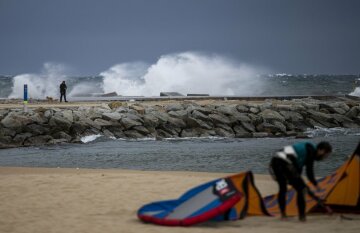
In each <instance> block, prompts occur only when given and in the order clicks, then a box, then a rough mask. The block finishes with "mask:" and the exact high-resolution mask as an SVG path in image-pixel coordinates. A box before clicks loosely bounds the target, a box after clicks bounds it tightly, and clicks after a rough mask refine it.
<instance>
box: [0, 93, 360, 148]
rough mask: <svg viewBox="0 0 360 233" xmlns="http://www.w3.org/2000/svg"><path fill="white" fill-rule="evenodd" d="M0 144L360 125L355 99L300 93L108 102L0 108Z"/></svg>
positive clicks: (263, 133) (273, 133) (242, 134)
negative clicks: (295, 96)
mask: <svg viewBox="0 0 360 233" xmlns="http://www.w3.org/2000/svg"><path fill="white" fill-rule="evenodd" d="M0 122H1V123H0V148H8V147H18V146H32V145H48V144H57V143H70V142H73V143H79V142H81V140H80V139H81V137H83V136H87V135H93V134H102V135H104V136H107V137H113V138H145V137H152V138H154V137H155V138H157V139H161V138H177V137H209V136H220V137H237V138H250V137H286V136H304V134H303V132H304V131H306V130H307V129H309V128H315V127H322V128H333V127H344V128H358V127H359V126H360V105H359V102H356V101H352V102H343V101H340V102H334V101H319V100H314V99H300V100H290V101H276V100H274V101H271V100H267V101H265V102H261V103H251V102H240V101H238V102H236V103H235V102H231V101H223V102H217V103H211V104H206V105H200V104H197V103H196V102H190V101H188V102H184V101H183V102H181V101H179V102H177V103H169V104H166V103H165V104H162V105H154V106H151V105H147V104H146V103H131V104H129V103H124V102H111V103H109V104H105V103H104V104H102V106H101V107H83V106H80V107H72V108H66V109H60V108H48V109H46V108H37V109H30V110H29V111H28V112H27V113H24V112H23V111H22V110H20V109H4V110H0Z"/></svg>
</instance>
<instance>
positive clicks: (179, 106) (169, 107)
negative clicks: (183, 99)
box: [165, 103, 184, 112]
mask: <svg viewBox="0 0 360 233" xmlns="http://www.w3.org/2000/svg"><path fill="white" fill-rule="evenodd" d="M165 110H166V111H167V112H170V111H174V112H175V111H181V110H184V106H183V105H182V104H179V103H174V104H169V105H167V106H165Z"/></svg>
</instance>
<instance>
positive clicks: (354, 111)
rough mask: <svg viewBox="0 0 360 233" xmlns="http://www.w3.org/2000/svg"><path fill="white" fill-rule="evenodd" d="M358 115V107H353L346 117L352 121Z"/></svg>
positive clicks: (359, 108)
mask: <svg viewBox="0 0 360 233" xmlns="http://www.w3.org/2000/svg"><path fill="white" fill-rule="evenodd" d="M359 115H360V107H359V106H354V107H352V108H351V109H350V110H349V111H348V112H347V113H346V116H347V117H349V118H351V119H354V118H356V117H357V116H359Z"/></svg>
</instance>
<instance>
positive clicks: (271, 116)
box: [259, 109, 285, 122]
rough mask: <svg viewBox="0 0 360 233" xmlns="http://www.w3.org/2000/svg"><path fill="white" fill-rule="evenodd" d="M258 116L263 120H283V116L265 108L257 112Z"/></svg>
mask: <svg viewBox="0 0 360 233" xmlns="http://www.w3.org/2000/svg"><path fill="white" fill-rule="evenodd" d="M259 116H261V117H262V118H263V120H264V121H273V120H275V121H280V122H284V121H285V118H284V117H283V116H282V115H281V114H280V113H278V112H276V111H273V110H271V109H265V110H264V111H262V112H261V113H259Z"/></svg>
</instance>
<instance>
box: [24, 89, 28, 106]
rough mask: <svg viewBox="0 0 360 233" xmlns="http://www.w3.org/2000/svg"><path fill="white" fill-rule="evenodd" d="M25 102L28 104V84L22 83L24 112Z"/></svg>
mask: <svg viewBox="0 0 360 233" xmlns="http://www.w3.org/2000/svg"><path fill="white" fill-rule="evenodd" d="M27 104H28V86H27V84H24V112H27Z"/></svg>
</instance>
